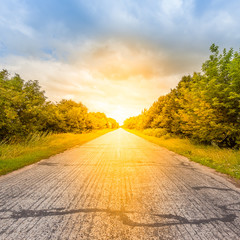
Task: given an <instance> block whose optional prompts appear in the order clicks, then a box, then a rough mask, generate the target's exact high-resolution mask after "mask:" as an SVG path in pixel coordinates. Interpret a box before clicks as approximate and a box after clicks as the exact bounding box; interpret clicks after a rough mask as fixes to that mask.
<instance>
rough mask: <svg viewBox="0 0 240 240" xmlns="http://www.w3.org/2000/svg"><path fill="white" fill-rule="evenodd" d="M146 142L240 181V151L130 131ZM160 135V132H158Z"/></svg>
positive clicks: (150, 133) (151, 133)
mask: <svg viewBox="0 0 240 240" xmlns="http://www.w3.org/2000/svg"><path fill="white" fill-rule="evenodd" d="M126 130H127V131H129V132H131V133H134V134H136V135H138V136H140V137H143V138H145V139H146V140H148V141H150V142H153V143H155V144H157V145H159V146H162V147H165V148H167V149H169V150H171V151H173V152H176V153H178V154H180V155H183V156H185V157H187V158H189V159H190V160H192V161H194V162H198V163H201V164H202V165H205V166H208V167H211V168H214V169H216V171H218V172H221V173H225V174H227V175H229V176H231V177H234V178H236V179H240V151H239V150H232V149H221V148H219V147H215V146H206V145H202V144H195V143H192V142H191V141H190V140H189V139H181V138H177V137H171V136H170V135H169V134H166V135H162V136H160V137H156V136H154V132H153V131H150V130H147V131H138V130H129V129H126ZM156 132H157V133H158V134H159V131H158V130H156Z"/></svg>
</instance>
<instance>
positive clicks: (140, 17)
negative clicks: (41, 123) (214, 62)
mask: <svg viewBox="0 0 240 240" xmlns="http://www.w3.org/2000/svg"><path fill="white" fill-rule="evenodd" d="M239 12H240V1H239V0H228V1H226V0H162V1H161V0H159V1H157V0H148V1H143V0H118V1H117V0H116V1H113V0H88V1H86V0H39V1H37V0H0V69H3V68H5V69H7V70H9V71H10V72H11V73H19V74H20V75H21V77H22V78H24V79H25V80H29V79H32V80H34V79H37V80H39V83H40V85H41V86H42V88H43V89H44V90H45V91H46V96H47V97H48V99H49V100H51V101H59V100H61V99H63V98H65V99H73V100H74V101H76V102H78V101H81V102H82V103H83V104H84V105H86V106H87V107H88V109H89V111H100V112H104V113H106V115H107V116H108V117H113V118H115V119H116V120H117V121H119V123H120V124H121V123H122V122H123V120H124V119H126V118H127V117H130V116H134V115H138V114H139V113H140V112H141V111H142V110H143V109H144V108H148V107H149V106H150V105H151V104H152V103H153V102H154V101H155V100H157V98H158V97H159V96H161V95H163V94H166V93H168V92H169V91H170V89H171V88H174V87H175V86H176V84H177V83H178V81H179V80H180V79H181V76H183V75H185V74H192V73H193V71H200V70H201V64H202V62H203V61H205V60H206V59H207V58H208V56H209V47H210V45H211V44H212V43H215V44H217V45H219V46H220V48H223V47H226V48H230V47H233V48H234V49H235V50H238V49H239V47H240V31H239V23H240V14H239Z"/></svg>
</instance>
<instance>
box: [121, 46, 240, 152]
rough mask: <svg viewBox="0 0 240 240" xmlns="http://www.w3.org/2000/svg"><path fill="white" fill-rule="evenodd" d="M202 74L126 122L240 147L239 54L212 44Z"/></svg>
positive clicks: (184, 80) (186, 78)
mask: <svg viewBox="0 0 240 240" xmlns="http://www.w3.org/2000/svg"><path fill="white" fill-rule="evenodd" d="M210 51H211V55H210V57H209V59H208V60H207V61H205V62H204V63H203V64H202V71H201V72H199V73H196V72H195V73H193V74H192V75H188V76H183V77H182V79H181V81H180V82H179V83H178V85H177V86H176V88H174V89H172V90H171V91H170V93H168V94H167V95H165V96H161V97H159V98H158V100H157V101H156V102H154V103H153V104H152V106H151V107H150V108H149V109H148V110H146V109H145V110H144V111H142V113H141V114H140V115H138V116H136V117H131V118H128V119H126V120H125V122H124V127H126V128H130V129H147V128H160V129H162V130H164V131H166V132H167V133H169V134H174V135H178V136H182V137H188V138H191V139H194V140H196V141H198V142H201V143H206V144H214V145H218V146H222V147H231V148H232V147H235V148H239V147H240V52H239V51H238V52H234V51H233V49H232V48H231V49H230V50H229V51H227V50H226V49H224V50H223V51H222V53H220V51H219V47H218V46H216V45H215V44H212V45H211V47H210Z"/></svg>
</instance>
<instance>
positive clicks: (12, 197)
mask: <svg viewBox="0 0 240 240" xmlns="http://www.w3.org/2000/svg"><path fill="white" fill-rule="evenodd" d="M239 217H240V192H239V190H238V189H237V188H235V187H234V186H233V185H232V184H231V183H229V182H228V181H226V180H225V179H224V178H222V177H220V176H219V175H217V174H214V173H213V171H210V170H208V169H207V168H206V167H202V166H200V165H198V164H196V163H193V162H190V161H188V160H187V159H186V158H184V157H182V156H179V155H177V154H175V153H173V152H170V151H168V150H166V149H164V148H161V147H158V146H157V145H155V144H152V143H150V142H148V141H146V140H144V139H142V138H140V137H138V136H135V135H133V134H131V133H128V132H126V131H125V130H122V129H118V130H116V131H113V132H110V133H107V134H105V135H103V136H101V137H99V138H97V139H95V140H93V141H91V142H88V143H87V144H84V145H82V146H80V147H76V148H73V149H71V150H68V151H66V152H64V153H61V154H58V155H56V156H54V157H51V158H49V159H46V160H42V161H40V162H39V163H37V164H34V165H31V166H28V167H26V168H23V169H21V170H19V171H16V172H13V173H11V174H8V175H6V176H2V177H0V239H3V240H8V239H13V240H17V239H24V240H25V239H26V240H29V239H38V240H41V239H109V240H110V239H174V240H176V239H211V240H212V239H227V240H229V239H240V218H239Z"/></svg>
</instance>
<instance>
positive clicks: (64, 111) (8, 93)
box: [0, 70, 119, 139]
mask: <svg viewBox="0 0 240 240" xmlns="http://www.w3.org/2000/svg"><path fill="white" fill-rule="evenodd" d="M118 127H119V126H118V123H117V122H116V120H114V119H112V118H108V117H106V115H105V114H104V113H100V112H88V109H87V107H86V106H84V105H83V104H82V103H81V102H79V103H76V102H74V101H73V100H61V101H60V102H57V103H53V102H50V101H47V98H46V96H45V92H44V91H43V90H41V87H40V86H39V83H38V81H37V80H34V81H32V80H29V81H24V80H23V79H22V78H21V77H20V76H19V75H18V74H15V75H14V76H13V77H11V76H10V74H9V72H8V71H7V70H2V71H0V138H1V139H5V138H9V137H12V136H19V137H21V136H26V135H28V134H30V133H33V132H46V131H48V132H56V133H60V132H61V133H62V132H74V133H82V132H85V131H91V130H94V129H103V128H118Z"/></svg>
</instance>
